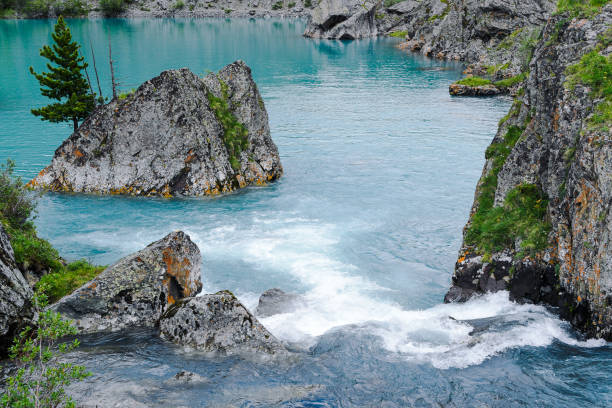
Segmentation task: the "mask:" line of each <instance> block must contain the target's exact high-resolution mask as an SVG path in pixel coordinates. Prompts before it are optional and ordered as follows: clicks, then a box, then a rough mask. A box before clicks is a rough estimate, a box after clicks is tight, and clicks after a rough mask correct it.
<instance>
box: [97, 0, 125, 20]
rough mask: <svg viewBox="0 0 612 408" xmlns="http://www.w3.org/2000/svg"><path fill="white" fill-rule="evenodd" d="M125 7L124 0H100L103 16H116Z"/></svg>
mask: <svg viewBox="0 0 612 408" xmlns="http://www.w3.org/2000/svg"><path fill="white" fill-rule="evenodd" d="M126 7H127V2H126V1H125V0H100V9H101V10H102V13H103V14H104V15H105V16H108V17H110V16H116V15H117V14H120V13H122V12H123V11H124V10H125V9H126Z"/></svg>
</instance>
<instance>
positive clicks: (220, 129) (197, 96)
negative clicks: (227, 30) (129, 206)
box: [30, 61, 283, 197]
mask: <svg viewBox="0 0 612 408" xmlns="http://www.w3.org/2000/svg"><path fill="white" fill-rule="evenodd" d="M282 172H283V169H282V166H281V163H280V158H279V155H278V150H277V148H276V146H275V144H274V142H273V141H272V138H271V137H270V128H269V125H268V114H267V113H266V109H265V106H264V103H263V100H262V98H261V95H260V94H259V91H258V90H257V85H256V84H255V82H253V78H252V77H251V70H250V69H249V67H248V66H246V64H244V62H242V61H237V62H234V63H232V64H230V65H228V66H226V67H225V68H223V69H222V70H221V71H219V73H218V74H214V73H211V74H209V75H207V76H206V77H205V78H200V77H198V76H197V75H195V74H194V73H192V72H191V71H189V70H188V69H185V68H184V69H180V70H171V71H164V72H162V73H161V74H160V75H159V76H158V77H156V78H153V79H151V80H149V81H147V82H145V83H144V84H142V85H141V86H140V87H139V88H138V89H137V90H136V91H135V92H134V93H133V94H129V95H126V96H121V97H119V98H116V99H114V100H113V101H111V102H110V103H108V104H106V105H104V106H102V107H99V108H98V109H97V110H96V111H95V112H94V113H92V115H91V116H90V117H89V118H88V119H87V120H86V121H85V122H84V123H83V124H82V125H81V126H80V127H79V129H78V130H77V131H76V132H74V133H73V134H72V135H71V136H70V137H69V138H68V139H67V140H66V141H64V142H63V143H62V145H61V146H60V147H59V148H58V149H57V150H56V152H55V156H54V157H53V160H52V162H51V165H50V166H48V167H47V168H45V169H44V170H42V171H41V172H40V174H39V175H38V176H37V177H36V178H35V179H33V180H32V181H31V182H30V186H32V187H36V188H48V189H50V190H53V191H61V192H82V193H94V194H129V195H144V196H156V195H157V196H165V197H169V196H174V195H183V196H202V195H215V194H219V193H224V192H230V191H233V190H236V189H238V188H241V187H245V186H248V185H252V184H256V185H263V184H266V183H268V182H270V181H273V180H276V179H278V178H279V177H280V176H281V175H282Z"/></svg>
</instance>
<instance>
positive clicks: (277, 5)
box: [272, 1, 283, 10]
mask: <svg viewBox="0 0 612 408" xmlns="http://www.w3.org/2000/svg"><path fill="white" fill-rule="evenodd" d="M282 8H283V2H282V1H277V2H276V3H274V4H273V5H272V10H280V9H282Z"/></svg>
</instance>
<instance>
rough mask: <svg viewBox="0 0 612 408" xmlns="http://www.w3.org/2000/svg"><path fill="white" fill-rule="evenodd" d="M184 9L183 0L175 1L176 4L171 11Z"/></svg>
mask: <svg viewBox="0 0 612 408" xmlns="http://www.w3.org/2000/svg"><path fill="white" fill-rule="evenodd" d="M184 7H185V2H184V1H183V0H177V1H176V3H174V4H173V5H172V9H173V10H182V9H183V8H184Z"/></svg>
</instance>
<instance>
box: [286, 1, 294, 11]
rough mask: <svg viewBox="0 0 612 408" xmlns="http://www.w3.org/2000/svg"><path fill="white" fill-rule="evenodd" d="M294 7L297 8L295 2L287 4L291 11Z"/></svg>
mask: <svg viewBox="0 0 612 408" xmlns="http://www.w3.org/2000/svg"><path fill="white" fill-rule="evenodd" d="M294 7H295V2H293V1H292V2H291V3H289V4H287V8H288V9H291V8H294Z"/></svg>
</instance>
